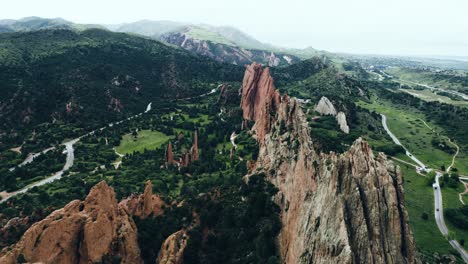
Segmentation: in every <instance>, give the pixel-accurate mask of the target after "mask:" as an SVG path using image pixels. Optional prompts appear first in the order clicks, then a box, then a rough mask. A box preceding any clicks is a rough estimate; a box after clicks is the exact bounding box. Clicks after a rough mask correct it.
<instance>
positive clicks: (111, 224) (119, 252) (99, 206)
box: [0, 182, 142, 264]
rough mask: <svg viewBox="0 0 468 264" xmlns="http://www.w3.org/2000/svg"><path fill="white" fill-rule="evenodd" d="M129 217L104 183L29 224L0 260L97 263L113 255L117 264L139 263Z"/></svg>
mask: <svg viewBox="0 0 468 264" xmlns="http://www.w3.org/2000/svg"><path fill="white" fill-rule="evenodd" d="M137 233H138V232H137V229H136V225H135V223H134V222H133V219H132V217H131V216H130V215H128V214H127V212H126V211H125V210H124V209H123V208H121V207H120V206H119V205H118V204H117V200H116V198H115V193H114V190H113V189H112V188H110V187H109V186H108V185H107V184H106V183H105V182H100V183H98V184H97V185H95V186H94V187H93V188H92V189H91V191H90V192H89V194H88V196H87V197H86V199H85V200H84V201H79V200H74V201H71V202H70V203H69V204H67V205H66V206H65V207H64V208H63V209H60V210H57V211H54V212H53V213H52V214H50V215H49V216H48V217H46V218H45V219H44V220H42V221H40V222H38V223H35V224H34V225H32V226H31V227H30V228H29V229H28V230H27V231H26V232H25V233H24V235H23V237H22V238H21V240H20V241H19V242H18V243H17V244H16V245H15V246H14V247H13V248H12V250H11V251H9V252H8V253H6V254H5V255H4V256H2V257H0V263H5V264H9V263H12V264H13V263H17V260H18V257H19V256H20V255H22V258H23V259H24V260H26V261H27V262H28V263H101V262H102V261H103V258H104V257H105V256H116V257H119V258H120V259H121V263H142V260H141V257H140V249H139V247H138V241H137Z"/></svg>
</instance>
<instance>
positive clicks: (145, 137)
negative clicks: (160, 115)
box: [116, 130, 172, 155]
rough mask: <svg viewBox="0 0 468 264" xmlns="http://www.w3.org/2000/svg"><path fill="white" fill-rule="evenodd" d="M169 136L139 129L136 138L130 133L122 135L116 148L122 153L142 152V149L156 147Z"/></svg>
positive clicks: (169, 137)
mask: <svg viewBox="0 0 468 264" xmlns="http://www.w3.org/2000/svg"><path fill="white" fill-rule="evenodd" d="M171 138H172V136H168V135H166V134H164V133H161V132H159V131H151V130H141V131H138V136H137V138H136V139H135V138H133V136H132V134H131V133H129V134H126V135H124V136H123V138H122V141H120V145H119V146H118V147H117V148H116V150H117V152H119V153H121V154H124V155H125V154H128V153H133V152H143V150H144V149H156V148H158V147H160V146H161V145H162V144H164V143H166V142H167V141H168V140H169V139H171Z"/></svg>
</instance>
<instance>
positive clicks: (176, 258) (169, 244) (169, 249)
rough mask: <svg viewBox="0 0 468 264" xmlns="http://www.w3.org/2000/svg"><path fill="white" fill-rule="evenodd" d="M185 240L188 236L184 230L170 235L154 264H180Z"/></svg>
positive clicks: (185, 243) (185, 244)
mask: <svg viewBox="0 0 468 264" xmlns="http://www.w3.org/2000/svg"><path fill="white" fill-rule="evenodd" d="M187 240H188V236H187V232H186V231H185V230H179V231H177V232H175V233H174V234H172V235H170V236H169V237H168V238H167V239H166V240H165V241H164V243H163V244H162V246H161V249H160V250H159V254H158V259H157V260H156V263H157V264H182V263H183V260H184V250H185V247H186V246H187Z"/></svg>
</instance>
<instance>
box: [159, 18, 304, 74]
mask: <svg viewBox="0 0 468 264" xmlns="http://www.w3.org/2000/svg"><path fill="white" fill-rule="evenodd" d="M190 30H191V29H190V27H188V28H187V29H186V30H183V31H182V32H170V33H166V34H163V35H162V36H161V37H160V39H161V40H162V41H165V42H168V43H170V44H173V45H176V46H179V47H182V48H183V49H186V50H189V51H191V52H194V53H197V54H199V55H203V56H207V57H210V58H212V59H214V60H216V61H220V62H226V63H232V64H236V65H245V64H250V63H252V62H253V61H259V62H262V63H265V64H267V65H268V66H285V65H291V64H294V63H297V62H299V61H300V59H299V58H298V57H296V56H293V55H290V54H285V53H274V52H271V51H266V50H254V49H246V48H242V47H238V46H236V45H235V44H234V43H232V45H230V44H225V43H215V42H212V41H208V40H201V39H196V38H194V37H192V36H191V35H190V33H189V31H190ZM219 37H220V38H222V37H221V36H219Z"/></svg>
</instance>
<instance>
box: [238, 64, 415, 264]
mask: <svg viewBox="0 0 468 264" xmlns="http://www.w3.org/2000/svg"><path fill="white" fill-rule="evenodd" d="M258 68H259V66H258V65H256V64H252V65H251V66H249V67H248V68H247V70H246V77H245V78H244V86H243V91H242V95H243V97H242V101H243V104H242V109H243V110H244V119H245V120H253V121H255V124H254V125H253V130H256V135H257V138H258V139H261V144H260V150H259V155H258V157H259V158H258V160H257V163H256V166H255V168H253V170H255V171H258V170H260V171H263V172H264V173H265V174H266V175H267V178H268V180H269V181H270V182H272V183H273V184H274V185H275V186H276V187H277V188H278V190H279V191H278V193H277V195H276V197H275V201H276V202H277V204H278V205H279V206H280V208H281V220H282V224H283V227H282V229H281V231H280V235H279V237H278V240H279V245H280V252H281V257H282V259H283V262H284V263H414V262H418V260H417V258H416V249H415V244H414V240H413V237H412V234H411V232H410V229H409V224H408V215H407V213H406V210H405V207H404V191H403V186H402V184H401V182H402V179H401V174H400V172H399V170H398V168H396V167H395V166H394V165H393V164H392V162H391V161H387V159H386V157H385V155H383V154H379V156H377V157H375V156H374V154H373V152H372V150H371V149H370V147H369V145H368V144H367V142H365V141H364V140H362V139H360V138H359V139H357V140H356V141H355V142H354V144H353V145H352V146H351V148H350V149H349V150H348V151H347V152H345V153H343V154H336V153H333V152H332V153H329V154H325V153H320V152H318V151H317V150H316V149H314V148H313V144H312V143H313V142H312V139H311V137H310V134H311V133H313V131H310V128H309V126H308V125H307V120H306V117H305V115H304V113H303V112H302V109H301V107H299V105H298V103H297V101H296V99H294V98H289V97H288V96H283V98H281V100H275V99H274V96H270V97H267V98H270V100H265V99H264V100H252V98H256V95H257V94H264V95H265V94H270V95H275V94H277V93H278V92H277V91H271V89H272V88H274V84H273V83H272V82H271V83H269V82H267V84H268V85H265V83H264V82H261V81H260V80H261V78H260V76H261V74H262V73H263V72H265V71H266V70H259V69H258ZM271 105H273V106H274V107H270V106H271ZM265 109H268V110H274V113H272V114H269V115H265V111H264V110H265ZM328 110H330V111H332V110H333V109H331V108H328ZM335 110H336V109H335ZM330 111H328V112H330ZM332 112H333V111H332ZM265 124H267V125H265ZM282 127H286V129H281V128H282ZM259 135H261V136H262V137H259Z"/></svg>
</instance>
